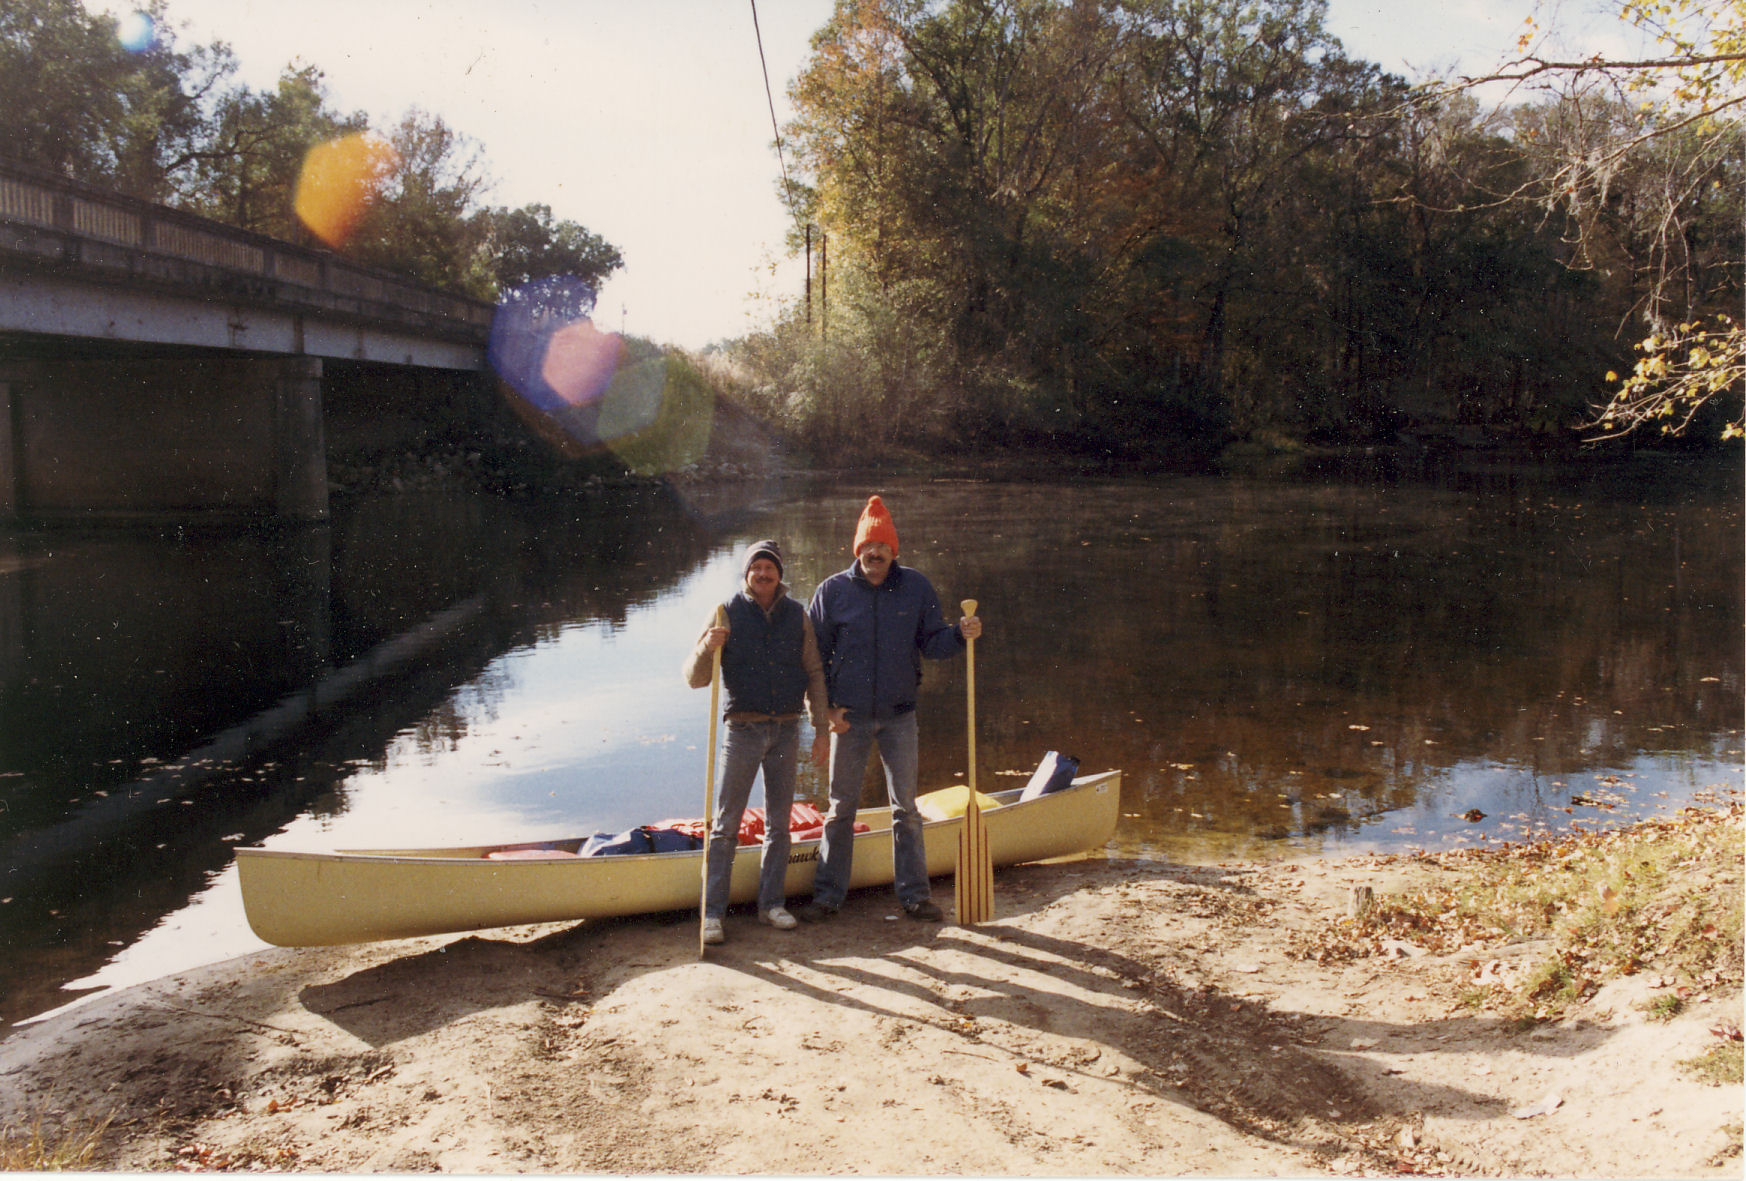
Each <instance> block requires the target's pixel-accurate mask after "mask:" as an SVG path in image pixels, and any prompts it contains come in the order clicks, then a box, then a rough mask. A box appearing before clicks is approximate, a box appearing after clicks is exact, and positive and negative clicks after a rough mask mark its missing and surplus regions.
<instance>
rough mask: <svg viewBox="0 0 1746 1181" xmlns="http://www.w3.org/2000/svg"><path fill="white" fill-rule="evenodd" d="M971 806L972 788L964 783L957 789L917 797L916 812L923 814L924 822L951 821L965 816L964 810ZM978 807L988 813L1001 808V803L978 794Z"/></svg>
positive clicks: (942, 790)
mask: <svg viewBox="0 0 1746 1181" xmlns="http://www.w3.org/2000/svg"><path fill="white" fill-rule="evenodd" d="M969 806H970V788H969V787H968V786H967V785H965V784H962V783H960V784H958V785H957V786H956V787H947V788H942V789H941V790H939V791H930V792H929V793H928V794H927V795H925V796H917V797H916V800H915V810H916V811H917V812H920V813H921V814H922V819H923V820H951V819H952V818H953V817H956V816H962V815H964V810H965V809H966V808H968V807H969ZM976 806H977V807H978V808H980V809H981V810H982V811H984V812H986V811H988V810H989V809H990V808H998V807H1000V801H999V800H997V799H995V798H994V797H993V796H985V795H983V794H982V793H981V792H977V793H976Z"/></svg>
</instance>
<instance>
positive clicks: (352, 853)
mask: <svg viewBox="0 0 1746 1181" xmlns="http://www.w3.org/2000/svg"><path fill="white" fill-rule="evenodd" d="M1120 774H1121V772H1120V771H1102V772H1099V773H1097V774H1095V775H1085V776H1080V777H1078V778H1076V779H1074V781H1073V786H1072V787H1071V788H1068V789H1066V791H1061V792H1054V793H1052V795H1054V796H1064V795H1068V794H1069V793H1072V792H1076V791H1078V790H1080V789H1083V788H1089V787H1095V786H1096V785H1097V784H1098V783H1100V782H1102V781H1104V780H1107V779H1108V778H1109V777H1110V776H1119V775H1120ZM1023 791H1024V789H1023V788H1020V787H1015V788H1010V789H1008V790H1005V791H995V792H983V793H982V794H983V795H985V796H989V797H991V798H993V799H995V800H998V801H1000V805H1001V806H1000V807H999V808H997V809H994V810H993V811H991V812H989V813H988V815H990V816H992V815H994V814H995V813H996V812H998V813H1002V814H1007V815H1010V814H1011V813H1010V812H1009V809H1018V808H1024V807H1030V806H1032V805H1035V804H1039V803H1043V802H1045V801H1050V800H1051V797H1050V796H1039V797H1037V798H1036V799H1032V800H1026V801H1024V802H1023V803H1022V804H1021V803H1020V802H1019V798H1018V797H1019V795H1020V794H1021V793H1022V792H1023ZM1052 802H1056V803H1059V802H1060V801H1059V800H1055V801H1052ZM869 816H872V817H875V818H877V819H879V820H880V821H881V823H878V824H874V823H872V822H871V821H868V820H867V818H868V817H869ZM857 819H861V820H864V821H867V823H868V826H869V830H868V831H867V832H858V833H856V834H855V840H856V841H857V842H859V841H862V840H864V839H867V838H869V837H878V836H879V835H880V834H882V833H889V832H890V831H891V809H890V808H888V807H876V808H862V809H860V810H859V812H858V813H857ZM961 822H962V821H961V818H960V817H957V816H950V817H946V818H944V819H941V820H924V821H923V822H922V833H923V837H924V839H925V838H926V836H927V835H928V834H930V833H932V832H934V831H935V830H937V829H945V828H952V829H956V828H957V826H958V825H959V824H960V823H961ZM587 839H588V838H586V837H562V838H559V839H556V840H541V841H515V842H512V843H508V844H501V845H456V846H452V847H448V848H433V849H419V848H411V849H334V850H330V851H328V852H315V851H311V850H297V849H267V848H262V847H260V846H257V845H243V846H239V847H238V848H237V849H236V850H235V852H236V854H237V855H238V856H245V855H246V856H249V857H319V858H321V859H323V860H336V861H340V860H343V861H408V862H415V863H417V864H420V865H423V864H428V863H431V862H442V863H445V864H451V863H452V864H459V865H466V864H470V863H472V862H475V861H477V862H483V863H484V864H487V865H492V866H497V867H499V868H501V867H504V866H510V865H513V866H515V867H517V868H518V869H520V868H526V867H532V866H541V865H563V866H574V865H575V864H576V861H577V860H592V858H574V859H573V858H552V859H551V860H550V861H537V860H526V861H494V860H492V859H491V858H489V857H487V856H486V854H487V853H496V852H509V851H513V850H520V849H555V848H561V847H562V846H565V845H571V844H574V845H577V846H578V847H580V846H581V844H582V843H583V842H584V841H586V840H587ZM819 840H820V838H818V837H810V838H808V839H807V840H804V841H794V842H793V845H792V847H793V848H795V849H806V848H814V847H816V846H817V845H818V844H819ZM760 847H761V843H760V842H757V841H754V842H752V843H751V844H748V845H741V846H739V850H740V851H742V852H743V851H744V850H746V849H757V848H760ZM701 852H702V849H701V848H698V849H675V850H672V851H670V852H666V853H615V854H611V856H612V858H613V860H614V861H622V862H628V861H647V860H653V859H658V858H665V859H671V858H676V857H688V858H690V857H697V856H698V855H699V854H700V853H701ZM736 855H737V854H736Z"/></svg>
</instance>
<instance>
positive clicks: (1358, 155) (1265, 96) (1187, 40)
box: [741, 0, 1623, 455]
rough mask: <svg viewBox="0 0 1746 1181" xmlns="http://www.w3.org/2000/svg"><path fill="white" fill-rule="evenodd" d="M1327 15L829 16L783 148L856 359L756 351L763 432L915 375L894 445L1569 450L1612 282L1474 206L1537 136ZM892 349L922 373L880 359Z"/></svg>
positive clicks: (1301, 11)
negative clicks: (1407, 69) (1468, 430)
mask: <svg viewBox="0 0 1746 1181" xmlns="http://www.w3.org/2000/svg"><path fill="white" fill-rule="evenodd" d="M1325 11H1326V8H1325V2H1324V0H1261V2H1258V3H1244V4H1238V3H1233V2H1231V0H1115V2H1112V3H1105V4H1097V5H1060V4H1055V3H1049V2H1047V0H952V2H949V3H937V2H935V3H924V2H922V0H839V3H838V5H837V8H836V11H835V13H834V15H833V17H832V19H831V21H830V22H829V23H828V24H827V25H826V26H825V27H824V28H823V29H821V30H820V31H819V33H818V34H817V35H816V36H815V39H814V44H813V54H812V57H811V60H810V61H809V63H808V65H807V67H806V69H805V71H804V72H803V73H802V74H801V76H800V78H799V79H798V80H797V81H796V82H795V83H794V86H793V88H792V91H793V95H794V98H795V103H796V109H797V116H796V119H795V122H794V123H793V125H792V126H791V127H790V129H789V135H788V137H787V138H788V140H789V142H791V143H793V144H794V145H795V148H796V155H797V158H798V160H799V162H800V164H801V165H802V167H803V168H804V169H805V170H806V172H807V174H808V175H807V177H806V180H805V181H804V182H797V184H796V185H795V186H794V188H795V192H796V193H797V194H799V195H800V196H801V197H802V198H803V203H804V210H803V212H804V214H805V216H806V217H807V218H809V219H811V220H812V221H814V222H816V223H817V224H818V225H819V226H820V227H821V228H822V229H823V230H824V231H825V233H826V234H828V236H829V241H830V243H831V254H830V258H831V271H830V277H831V283H832V285H833V289H832V293H831V299H832V304H831V306H832V309H833V311H832V324H831V326H830V331H829V347H830V348H831V349H834V350H837V351H839V352H840V351H841V350H848V352H849V354H850V355H852V356H854V357H855V358H856V360H855V361H854V362H851V361H848V360H833V359H832V358H831V357H828V356H820V357H811V358H809V359H808V361H807V363H806V364H805V365H802V366H798V367H797V366H795V365H794V364H793V363H792V361H793V357H792V356H791V355H790V354H792V353H793V352H794V350H792V349H787V350H784V349H778V350H775V351H774V352H772V351H771V350H768V349H764V350H762V351H763V352H764V353H766V354H768V359H769V360H771V361H772V362H776V361H780V363H781V367H779V368H777V369H765V370H762V371H761V376H762V378H763V379H764V380H765V381H766V382H768V383H769V384H771V385H773V386H779V387H782V388H784V389H785V390H786V391H787V392H788V394H789V395H792V396H789V397H786V399H785V401H784V403H783V406H782V407H780V408H774V407H773V409H780V410H781V413H782V415H783V416H785V417H786V419H787V420H788V422H789V423H790V425H791V426H793V427H794V428H795V429H798V430H802V431H805V432H809V433H811V434H814V435H818V436H824V437H841V438H849V437H852V436H853V435H854V434H855V433H856V429H857V428H856V427H855V426H854V424H853V422H852V421H851V420H852V419H853V418H854V417H856V416H858V415H868V416H872V417H876V418H879V419H881V420H882V421H885V422H886V423H887V424H888V425H889V424H890V423H891V421H892V420H891V415H890V413H889V408H890V407H891V406H892V405H893V404H894V403H900V402H902V401H903V395H902V393H901V391H900V390H899V389H898V388H897V387H896V386H895V385H894V384H893V383H894V382H895V381H901V380H913V379H915V378H918V377H924V376H925V378H926V379H927V380H931V381H933V382H934V383H935V385H934V391H933V392H934V394H935V397H936V403H935V404H934V405H931V406H930V407H929V414H927V415H926V416H924V418H923V419H921V420H920V421H915V422H912V421H910V420H909V419H907V418H905V419H903V421H902V423H901V425H899V426H898V427H897V428H896V429H897V430H899V431H901V432H902V433H904V434H905V435H906V436H912V437H916V438H926V437H930V436H931V437H935V438H954V439H969V440H972V441H975V440H982V441H989V442H1008V441H1014V442H1016V441H1031V442H1052V443H1055V444H1056V445H1063V444H1065V445H1071V446H1076V447H1080V448H1083V449H1087V450H1095V451H1099V452H1116V453H1123V452H1126V453H1137V454H1145V455H1158V454H1165V453H1169V452H1171V451H1174V450H1182V449H1188V450H1216V449H1218V448H1219V447H1221V446H1223V445H1224V444H1225V443H1226V442H1227V441H1228V440H1230V439H1231V438H1237V439H1245V438H1247V439H1257V438H1269V439H1276V440H1277V439H1280V438H1293V437H1295V438H1297V439H1309V440H1312V441H1328V442H1343V441H1374V440H1382V441H1387V440H1390V439H1392V438H1393V436H1394V435H1395V433H1396V432H1397V431H1398V430H1399V429H1400V428H1401V427H1402V426H1403V425H1405V424H1408V423H1411V422H1438V421H1443V422H1467V423H1479V424H1487V425H1490V426H1492V427H1495V428H1498V429H1503V430H1510V431H1515V432H1518V433H1524V434H1538V435H1559V434H1567V433H1568V431H1569V429H1570V428H1571V427H1572V426H1573V425H1574V424H1575V423H1576V422H1577V421H1578V420H1579V419H1580V418H1581V416H1582V414H1583V411H1584V408H1585V406H1586V405H1587V404H1588V403H1590V402H1591V401H1592V400H1593V399H1594V397H1595V396H1596V394H1597V392H1598V390H1599V388H1600V386H1599V380H1598V374H1599V373H1600V372H1601V371H1604V369H1605V368H1606V366H1607V365H1608V364H1616V363H1617V361H1616V359H1617V349H1616V347H1614V346H1612V345H1611V344H1610V343H1609V334H1610V332H1611V329H1612V326H1613V325H1614V324H1615V323H1616V322H1617V317H1618V315H1619V314H1620V312H1621V311H1622V310H1623V309H1622V307H1621V305H1620V302H1619V297H1617V296H1615V294H1614V293H1615V292H1616V291H1617V289H1618V288H1619V287H1620V284H1619V283H1617V282H1612V281H1607V280H1605V278H1604V274H1606V273H1603V272H1601V271H1598V270H1596V271H1593V272H1589V273H1588V274H1584V275H1576V274H1574V273H1573V272H1572V271H1571V269H1570V264H1571V263H1572V262H1574V261H1577V260H1578V256H1577V253H1576V249H1575V247H1574V245H1573V242H1572V239H1571V235H1570V234H1569V230H1570V227H1571V226H1572V225H1573V224H1574V223H1573V221H1572V219H1571V217H1570V216H1568V215H1566V214H1564V213H1559V214H1557V215H1555V216H1550V217H1549V216H1546V215H1543V214H1542V215H1534V214H1532V213H1531V212H1524V211H1523V210H1522V209H1520V208H1518V207H1515V206H1512V205H1510V204H1508V203H1506V202H1495V201H1491V200H1489V199H1488V196H1487V195H1488V194H1490V193H1493V192H1495V191H1498V190H1508V189H1510V188H1512V187H1517V186H1520V185H1522V184H1523V183H1524V182H1525V180H1526V179H1527V178H1528V176H1529V175H1530V171H1531V168H1532V166H1533V162H1532V160H1531V158H1530V157H1531V152H1530V151H1528V150H1525V149H1524V146H1523V145H1524V143H1526V142H1527V141H1526V140H1525V139H1523V138H1521V137H1519V136H1511V135H1509V134H1506V132H1507V131H1508V128H1507V127H1505V126H1504V125H1503V124H1501V123H1499V122H1498V121H1496V120H1494V119H1492V118H1490V117H1488V116H1485V115H1483V114H1482V113H1481V112H1479V111H1478V110H1477V108H1476V107H1475V106H1474V104H1472V103H1471V102H1463V101H1461V100H1460V99H1459V97H1458V96H1455V97H1451V96H1446V95H1445V96H1441V97H1440V98H1437V99H1436V100H1435V101H1432V100H1429V99H1427V100H1426V101H1422V102H1415V101H1412V98H1413V96H1412V94H1411V92H1410V91H1409V90H1408V88H1407V86H1406V84H1405V83H1404V82H1402V81H1401V80H1400V79H1398V78H1394V77H1392V76H1389V75H1387V74H1385V73H1383V72H1381V71H1380V70H1378V69H1377V68H1376V67H1374V66H1372V65H1369V64H1366V63H1363V62H1359V61H1355V60H1353V59H1351V58H1349V57H1347V56H1346V55H1345V53H1344V51H1343V50H1342V48H1341V47H1340V45H1339V44H1338V42H1337V41H1335V40H1334V39H1333V38H1332V37H1331V36H1329V35H1328V33H1327V32H1326V29H1325V26H1324V16H1325ZM845 305H847V308H848V310H846V311H839V309H842V308H844V307H845ZM898 326H901V328H902V330H903V331H904V332H905V333H907V334H909V336H910V337H912V338H916V339H919V340H920V341H921V342H922V343H921V345H920V347H917V346H916V345H915V344H914V343H913V342H911V341H904V342H899V341H893V340H888V339H886V338H884V337H882V336H880V335H879V334H880V333H882V332H889V331H891V330H893V328H895V327H898ZM787 331H788V330H787V329H784V328H779V329H778V330H777V332H776V333H775V334H774V336H775V337H777V338H778V339H781V338H784V337H785V335H786V334H787ZM807 347H808V348H812V347H813V346H811V345H808V346H807ZM821 347H822V346H821ZM759 352H760V350H759V349H758V348H752V349H748V350H747V352H746V354H745V356H744V357H742V359H741V363H742V364H751V363H753V362H752V361H751V360H750V358H751V357H752V356H754V355H756V354H758V353H759ZM908 357H916V358H919V359H920V361H921V364H919V365H917V366H915V367H914V369H915V370H916V371H915V372H912V373H910V374H908V375H901V367H900V366H896V365H893V364H891V363H890V362H891V360H892V359H893V358H908ZM1584 374H1594V375H1595V376H1594V377H1591V378H1588V379H1587V380H1585V379H1584V377H1583V375H1584Z"/></svg>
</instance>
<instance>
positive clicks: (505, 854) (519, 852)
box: [485, 849, 576, 861]
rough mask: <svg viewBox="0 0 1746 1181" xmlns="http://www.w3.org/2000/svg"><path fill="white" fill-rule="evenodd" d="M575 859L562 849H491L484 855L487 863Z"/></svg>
mask: <svg viewBox="0 0 1746 1181" xmlns="http://www.w3.org/2000/svg"><path fill="white" fill-rule="evenodd" d="M575 857H576V854H574V853H566V852H564V850H562V849H493V850H491V852H489V853H487V854H485V860H487V861H571V860H574V859H575Z"/></svg>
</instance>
